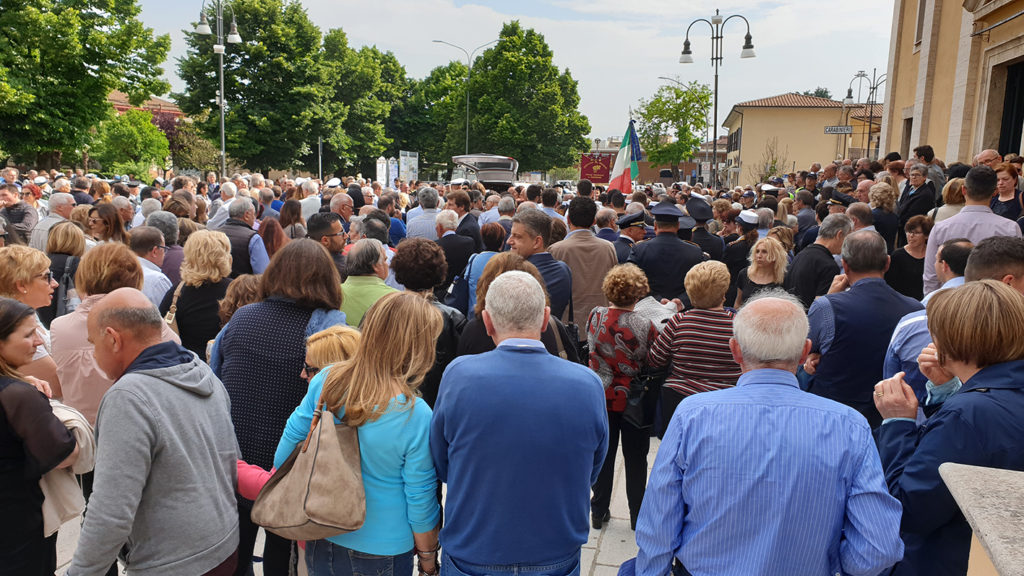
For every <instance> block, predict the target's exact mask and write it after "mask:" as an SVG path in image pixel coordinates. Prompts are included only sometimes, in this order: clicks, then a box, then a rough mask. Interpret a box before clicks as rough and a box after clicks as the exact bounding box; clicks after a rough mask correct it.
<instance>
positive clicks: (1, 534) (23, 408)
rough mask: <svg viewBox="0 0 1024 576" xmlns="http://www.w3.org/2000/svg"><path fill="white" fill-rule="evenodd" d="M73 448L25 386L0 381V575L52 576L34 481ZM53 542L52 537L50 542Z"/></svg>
mask: <svg viewBox="0 0 1024 576" xmlns="http://www.w3.org/2000/svg"><path fill="white" fill-rule="evenodd" d="M74 450H75V438H74V436H72V435H71V433H70V432H68V429H67V428H65V427H64V425H63V424H62V423H61V421H60V420H58V419H57V417H55V416H54V415H53V411H52V410H51V409H50V403H49V402H48V401H47V399H46V397H45V396H43V395H42V393H40V392H39V391H38V390H36V389H35V388H34V387H32V386H31V385H30V384H27V383H25V382H22V381H20V380H15V379H13V378H7V377H0V511H2V513H0V572H3V574H10V575H18V576H21V575H25V576H29V575H31V576H39V575H41V574H45V573H47V571H49V573H50V574H53V571H54V569H55V568H56V566H55V564H56V560H57V559H56V549H55V548H54V547H53V542H55V540H53V541H52V542H50V543H47V539H46V538H44V537H43V492H42V490H41V489H40V488H39V479H40V478H42V476H43V474H46V473H47V472H49V471H50V470H53V469H54V468H56V467H57V465H58V464H60V463H61V462H63V461H64V459H66V458H67V457H68V456H70V455H71V453H72V452H73V451H74ZM51 540H52V539H51Z"/></svg>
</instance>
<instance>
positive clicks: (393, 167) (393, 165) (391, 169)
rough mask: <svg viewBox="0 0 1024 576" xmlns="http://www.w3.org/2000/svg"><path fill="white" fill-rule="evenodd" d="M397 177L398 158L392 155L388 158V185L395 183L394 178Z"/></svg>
mask: <svg viewBox="0 0 1024 576" xmlns="http://www.w3.org/2000/svg"><path fill="white" fill-rule="evenodd" d="M396 178H398V160H395V158H394V157H393V156H392V157H391V158H388V181H387V185H388V186H394V185H395V179H396Z"/></svg>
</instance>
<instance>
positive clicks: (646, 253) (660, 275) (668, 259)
mask: <svg viewBox="0 0 1024 576" xmlns="http://www.w3.org/2000/svg"><path fill="white" fill-rule="evenodd" d="M703 261H704V252H703V251H702V250H701V249H700V248H699V247H698V246H697V245H695V244H691V243H689V242H685V241H683V240H680V239H679V238H678V237H677V236H676V235H675V233H668V232H666V233H662V234H658V235H657V236H655V237H654V238H652V239H651V240H648V241H646V242H641V243H639V244H637V245H635V246H633V254H632V255H631V256H630V257H629V262H632V263H633V264H636V265H637V266H639V267H640V269H641V270H643V271H644V273H645V274H647V283H648V284H650V286H651V296H654V297H655V298H656V299H661V298H669V299H672V298H682V297H683V295H684V294H685V293H686V288H685V286H684V285H683V279H684V278H685V277H686V273H687V272H689V271H690V268H693V267H694V266H696V265H697V264H700V263H701V262H703Z"/></svg>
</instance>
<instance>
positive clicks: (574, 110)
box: [446, 21, 590, 171]
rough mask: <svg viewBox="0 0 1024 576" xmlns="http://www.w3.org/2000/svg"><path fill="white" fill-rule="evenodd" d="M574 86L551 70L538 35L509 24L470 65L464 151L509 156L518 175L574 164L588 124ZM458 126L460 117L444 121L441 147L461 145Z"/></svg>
mask: <svg viewBox="0 0 1024 576" xmlns="http://www.w3.org/2000/svg"><path fill="white" fill-rule="evenodd" d="M576 86H577V83H576V81H575V80H573V78H572V75H571V74H570V73H569V71H568V70H565V71H562V72H559V70H558V68H557V67H556V66H555V65H554V63H553V53H552V51H551V48H549V47H548V44H547V42H545V40H544V36H543V35H541V34H539V33H537V32H536V31H534V30H532V29H523V28H522V27H521V26H520V25H519V23H518V22H515V21H513V22H510V23H507V24H505V25H504V26H503V27H502V30H501V34H500V35H499V40H498V43H497V44H496V45H495V46H494V47H492V48H489V49H487V50H486V51H485V52H484V53H483V54H481V55H480V56H479V57H477V59H476V62H474V65H473V70H472V76H471V79H470V81H469V91H470V92H469V94H470V152H487V153H492V154H503V155H507V156H511V157H513V158H515V159H517V160H519V169H520V171H530V170H547V169H548V168H551V167H553V166H564V165H566V164H571V163H572V162H574V161H576V155H577V154H578V153H579V152H581V151H583V150H586V149H587V148H588V147H589V145H590V143H589V142H588V141H587V138H586V135H587V133H588V132H590V123H589V122H588V121H587V117H586V116H584V115H582V114H580V112H579V101H580V97H579V92H578V91H577V88H576ZM464 97H465V94H464V93H463V98H464ZM464 102H465V101H464V100H463V103H464ZM464 123H465V117H464V116H463V118H462V120H461V122H459V121H458V120H456V121H455V122H449V124H448V130H447V132H446V143H451V142H452V141H456V142H461V143H462V144H463V146H464V145H465V124H464ZM459 127H461V128H462V131H461V134H460V131H458V128H459ZM459 151H460V152H462V151H464V148H462V147H460V149H459Z"/></svg>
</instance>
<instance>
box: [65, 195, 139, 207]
mask: <svg viewBox="0 0 1024 576" xmlns="http://www.w3.org/2000/svg"><path fill="white" fill-rule="evenodd" d="M50 200H51V201H52V200H53V198H52V197H51V198H50ZM110 203H111V204H113V205H114V208H117V209H118V210H124V209H125V208H131V207H132V201H131V200H129V199H127V198H125V197H124V196H114V199H113V200H111V201H110Z"/></svg>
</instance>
